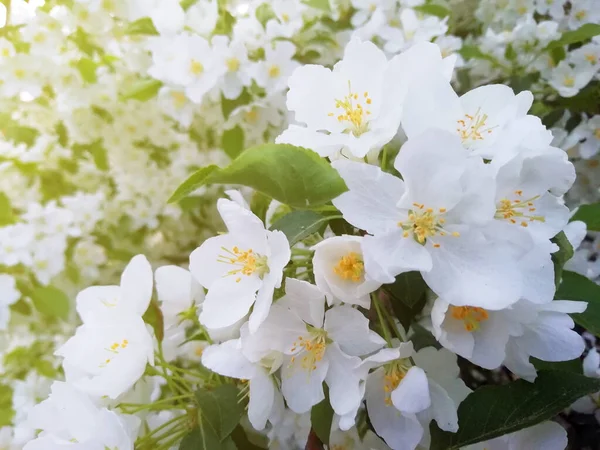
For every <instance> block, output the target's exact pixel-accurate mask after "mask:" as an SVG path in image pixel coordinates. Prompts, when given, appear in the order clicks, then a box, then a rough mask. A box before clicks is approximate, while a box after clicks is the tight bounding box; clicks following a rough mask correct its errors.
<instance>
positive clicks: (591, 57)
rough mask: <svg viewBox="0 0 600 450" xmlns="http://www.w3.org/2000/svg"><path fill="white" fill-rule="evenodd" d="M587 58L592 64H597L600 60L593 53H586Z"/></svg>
mask: <svg viewBox="0 0 600 450" xmlns="http://www.w3.org/2000/svg"><path fill="white" fill-rule="evenodd" d="M585 59H586V60H587V61H589V62H590V63H592V64H596V63H597V62H598V57H597V56H596V55H595V54H593V53H586V54H585Z"/></svg>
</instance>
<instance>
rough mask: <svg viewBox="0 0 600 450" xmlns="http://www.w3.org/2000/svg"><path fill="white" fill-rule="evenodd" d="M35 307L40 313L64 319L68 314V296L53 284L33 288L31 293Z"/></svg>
mask: <svg viewBox="0 0 600 450" xmlns="http://www.w3.org/2000/svg"><path fill="white" fill-rule="evenodd" d="M31 300H33V304H34V305H35V308H36V309H37V310H38V311H39V312H41V313H42V314H46V315H48V316H52V317H58V318H60V319H63V320H66V319H67V318H68V316H69V306H70V302H69V297H67V294H65V293H64V292H63V291H61V290H60V289H58V288H55V287H54V286H42V287H38V288H35V289H34V290H33V292H32V293H31Z"/></svg>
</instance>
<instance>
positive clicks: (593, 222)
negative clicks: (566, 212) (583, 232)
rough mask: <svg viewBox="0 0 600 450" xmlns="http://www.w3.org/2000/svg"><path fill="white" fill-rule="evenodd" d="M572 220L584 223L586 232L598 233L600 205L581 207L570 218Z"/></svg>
mask: <svg viewBox="0 0 600 450" xmlns="http://www.w3.org/2000/svg"><path fill="white" fill-rule="evenodd" d="M573 220H581V221H582V222H584V223H585V224H586V226H587V229H588V231H600V203H594V204H592V205H581V206H580V207H579V209H578V210H577V212H576V213H575V215H574V216H573V217H572V218H571V221H573Z"/></svg>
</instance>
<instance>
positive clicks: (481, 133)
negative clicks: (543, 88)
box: [402, 73, 533, 158]
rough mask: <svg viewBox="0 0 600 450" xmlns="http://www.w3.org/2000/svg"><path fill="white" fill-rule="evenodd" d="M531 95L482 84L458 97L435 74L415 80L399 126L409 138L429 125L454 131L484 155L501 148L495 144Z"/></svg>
mask: <svg viewBox="0 0 600 450" xmlns="http://www.w3.org/2000/svg"><path fill="white" fill-rule="evenodd" d="M532 102H533V95H531V92H529V91H523V92H521V93H519V94H517V95H515V94H514V93H513V90H512V89H511V88H509V87H508V86H504V85H501V84H493V85H487V86H481V87H478V88H476V89H473V90H471V91H469V92H467V93H466V94H464V95H462V96H461V97H458V95H456V93H455V92H454V90H453V89H452V86H451V85H450V83H449V82H448V81H446V80H445V79H444V78H443V77H441V76H440V75H438V74H435V73H434V74H433V75H430V76H429V77H424V78H423V79H422V80H421V81H420V82H419V83H415V86H414V89H412V90H411V91H410V92H409V93H408V95H407V96H406V100H405V106H404V114H403V116H402V128H403V129H404V132H405V133H406V135H407V136H408V137H409V138H411V137H414V136H417V135H419V134H420V133H423V132H424V131H426V130H428V129H431V128H440V129H443V130H447V131H449V132H452V133H455V134H456V135H458V136H459V137H460V140H461V142H462V145H463V146H464V147H465V148H467V149H469V150H472V151H474V152H475V153H476V154H478V155H481V156H483V157H485V158H493V157H494V156H495V153H496V152H498V151H501V150H503V149H502V148H500V149H498V148H496V147H495V146H494V144H495V143H496V141H497V140H498V139H499V138H500V137H501V136H502V135H503V134H504V133H506V126H507V125H508V124H509V123H510V122H511V121H514V120H518V119H519V118H521V117H524V116H525V115H526V114H527V111H528V110H529V108H530V107H531V104H532Z"/></svg>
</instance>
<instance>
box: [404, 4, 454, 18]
mask: <svg viewBox="0 0 600 450" xmlns="http://www.w3.org/2000/svg"><path fill="white" fill-rule="evenodd" d="M413 9H414V10H415V11H417V12H421V13H423V14H428V15H430V16H436V17H439V18H440V19H443V18H444V17H447V16H449V15H450V10H449V9H448V8H447V7H445V6H444V5H436V4H433V3H429V4H426V5H419V6H415V7H413Z"/></svg>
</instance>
